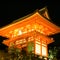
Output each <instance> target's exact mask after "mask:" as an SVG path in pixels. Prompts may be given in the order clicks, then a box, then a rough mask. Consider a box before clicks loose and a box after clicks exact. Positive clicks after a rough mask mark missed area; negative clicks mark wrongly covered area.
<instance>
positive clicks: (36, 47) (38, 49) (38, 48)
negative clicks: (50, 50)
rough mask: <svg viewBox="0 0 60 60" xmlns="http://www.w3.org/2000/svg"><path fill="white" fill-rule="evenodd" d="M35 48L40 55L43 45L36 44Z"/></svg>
mask: <svg viewBox="0 0 60 60" xmlns="http://www.w3.org/2000/svg"><path fill="white" fill-rule="evenodd" d="M35 49H36V50H35V53H36V54H39V55H40V54H41V47H40V45H39V44H36V46H35Z"/></svg>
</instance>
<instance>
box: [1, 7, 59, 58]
mask: <svg viewBox="0 0 60 60" xmlns="http://www.w3.org/2000/svg"><path fill="white" fill-rule="evenodd" d="M59 32H60V27H58V26H56V25H55V24H53V23H51V22H50V18H49V15H48V10H47V9H46V8H42V9H40V10H36V11H35V12H33V13H31V14H29V15H27V16H25V17H23V18H19V19H17V20H16V21H15V22H13V23H11V24H9V25H7V26H5V27H3V28H0V36H3V37H7V38H8V39H7V40H4V41H3V42H2V43H3V44H5V45H7V46H10V45H11V44H12V43H14V44H15V47H17V48H19V49H21V48H24V47H28V45H29V43H32V44H31V45H32V46H33V48H32V52H33V53H35V54H37V55H40V56H45V57H48V44H50V43H52V42H54V40H53V38H51V37H49V36H50V35H54V34H56V33H59Z"/></svg>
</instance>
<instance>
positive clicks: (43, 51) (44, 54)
mask: <svg viewBox="0 0 60 60" xmlns="http://www.w3.org/2000/svg"><path fill="white" fill-rule="evenodd" d="M42 55H43V56H46V47H45V46H42Z"/></svg>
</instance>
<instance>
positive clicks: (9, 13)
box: [0, 0, 60, 46]
mask: <svg viewBox="0 0 60 60" xmlns="http://www.w3.org/2000/svg"><path fill="white" fill-rule="evenodd" d="M1 6H2V8H1V11H0V12H1V13H0V14H1V15H0V27H3V26H5V25H7V24H9V23H11V22H12V21H14V20H16V19H18V18H21V17H23V16H26V15H27V14H29V13H32V12H34V11H35V10H36V9H41V8H43V7H45V6H47V9H48V12H49V16H50V18H51V20H52V22H53V23H54V24H56V25H58V26H60V2H59V1H58V0H56V1H55V0H53V1H48V0H22V1H21V0H20V2H18V1H17V2H16V1H14V2H13V1H10V2H7V3H3V4H2V5H1ZM53 37H54V39H55V41H56V42H55V43H53V44H52V45H57V46H58V45H59V44H60V41H59V40H60V34H56V35H54V36H53ZM0 40H3V39H2V38H0ZM0 46H1V44H0Z"/></svg>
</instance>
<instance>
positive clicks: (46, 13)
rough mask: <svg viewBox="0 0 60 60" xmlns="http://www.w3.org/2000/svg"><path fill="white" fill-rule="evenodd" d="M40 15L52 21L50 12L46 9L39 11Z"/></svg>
mask: <svg viewBox="0 0 60 60" xmlns="http://www.w3.org/2000/svg"><path fill="white" fill-rule="evenodd" d="M39 12H40V14H41V15H42V16H43V17H44V18H47V19H48V20H50V17H49V14H48V10H47V8H46V7H44V8H42V9H40V10H39Z"/></svg>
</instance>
